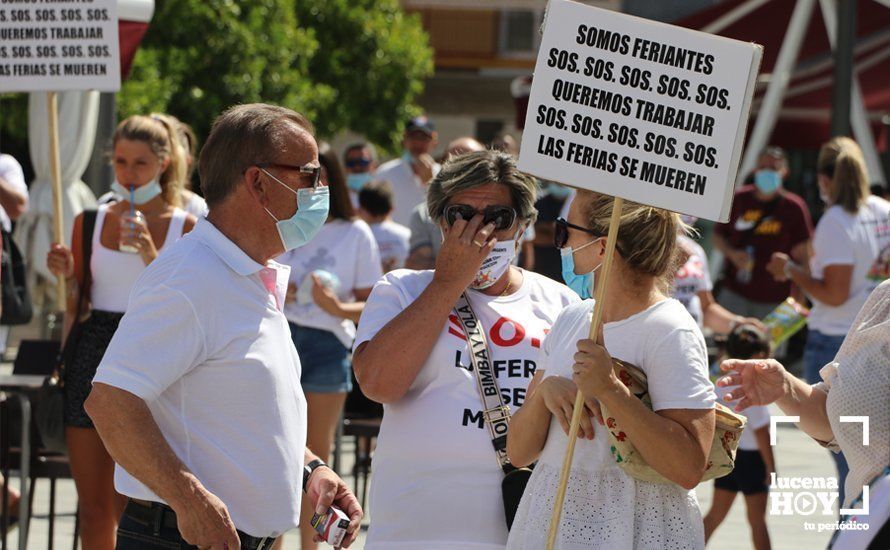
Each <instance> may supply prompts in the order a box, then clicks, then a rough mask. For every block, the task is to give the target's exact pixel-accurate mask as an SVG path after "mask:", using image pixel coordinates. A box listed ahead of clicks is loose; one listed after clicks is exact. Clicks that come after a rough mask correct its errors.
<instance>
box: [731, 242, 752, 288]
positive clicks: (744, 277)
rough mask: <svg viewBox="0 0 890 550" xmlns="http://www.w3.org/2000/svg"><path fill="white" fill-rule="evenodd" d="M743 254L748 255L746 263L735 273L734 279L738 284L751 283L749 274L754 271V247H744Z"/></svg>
mask: <svg viewBox="0 0 890 550" xmlns="http://www.w3.org/2000/svg"><path fill="white" fill-rule="evenodd" d="M745 253H746V254H747V255H748V262H747V263H746V264H745V266H744V267H741V268H739V269H738V271H736V272H735V279H736V281H738V282H740V283H743V284H748V283H750V282H751V272H752V271H754V247H753V246H746V247H745Z"/></svg>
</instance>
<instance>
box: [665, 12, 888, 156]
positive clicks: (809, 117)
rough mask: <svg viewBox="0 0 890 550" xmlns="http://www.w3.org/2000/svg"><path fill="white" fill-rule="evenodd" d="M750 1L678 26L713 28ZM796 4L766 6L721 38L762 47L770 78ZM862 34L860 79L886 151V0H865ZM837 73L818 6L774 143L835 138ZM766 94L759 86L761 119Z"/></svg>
mask: <svg viewBox="0 0 890 550" xmlns="http://www.w3.org/2000/svg"><path fill="white" fill-rule="evenodd" d="M750 1H751V0H726V1H724V2H721V3H720V4H717V5H715V6H711V7H709V8H707V9H704V10H702V11H700V12H697V13H695V14H693V15H691V16H689V17H686V18H684V19H682V20H680V21H676V22H675V24H677V25H680V26H683V27H687V28H691V29H700V30H701V29H706V28H707V26H708V25H710V24H712V23H714V22H715V21H718V20H719V19H721V18H723V17H724V16H727V15H728V14H730V13H731V12H733V10H735V9H737V8H740V7H742V6H743V5H744V4H748V3H749V2H750ZM795 3H796V2H793V1H790V0H787V1H786V0H772V1H768V2H765V3H763V4H762V5H759V6H757V7H756V8H755V9H753V10H752V11H750V12H749V13H747V14H745V15H743V16H742V17H740V18H738V19H737V20H735V21H734V22H732V23H731V24H730V25H728V26H726V27H725V28H723V29H722V30H719V31H718V32H717V33H716V34H719V35H721V36H726V37H729V38H735V39H737V40H744V41H750V42H756V43H758V44H762V45H763V46H764V55H763V63H762V65H761V73H762V74H763V73H770V72H771V71H772V69H773V67H774V66H775V63H776V58H777V56H778V54H779V49H780V48H781V46H782V40H783V39H784V37H785V32H786V28H787V26H788V22H789V20H790V19H791V13H792V11H793V9H794V6H795ZM856 35H857V41H856V46H855V49H854V70H855V74H856V75H857V77H858V80H859V85H860V88H861V90H862V97H863V102H864V104H865V108H866V110H867V111H868V116H869V119H870V120H871V121H872V131H873V132H874V135H875V137H876V140H877V144H878V148H879V149H881V150H885V149H886V148H887V147H888V145H890V144H888V141H890V136H888V135H887V132H888V128H887V126H886V125H884V124H882V123H881V117H882V116H883V115H887V114H890V7H888V6H887V5H885V4H883V3H882V2H881V1H880V0H860V1H859V2H858V3H857V9H856ZM832 71H833V61H832V58H831V44H830V42H829V40H828V33H827V31H826V29H825V22H824V21H823V19H822V12H821V9H820V7H819V4H818V3H817V4H816V7H815V8H814V9H813V14H812V16H811V18H810V22H809V27H808V29H807V32H806V36H805V38H804V40H803V43H802V44H801V49H800V54H799V55H798V61H797V64H796V66H795V70H794V73H793V75H792V79H791V82H790V83H789V85H788V89H787V90H786V94H785V97H784V98H783V102H782V110H781V112H780V114H779V120H778V121H777V123H776V127H775V129H774V130H773V134H772V136H771V138H770V143H775V144H777V145H782V146H784V147H788V148H804V149H815V148H818V147H819V146H820V145H821V144H822V143H824V142H825V141H826V140H827V139H828V138H829V122H830V119H831V90H832V85H833V81H834V80H833V73H832ZM765 91H766V85H765V84H760V85H758V89H757V92H756V95H755V103H754V105H753V107H752V116H756V112H757V109H758V106H759V103H760V101H761V100H762V98H763V94H764V92H765Z"/></svg>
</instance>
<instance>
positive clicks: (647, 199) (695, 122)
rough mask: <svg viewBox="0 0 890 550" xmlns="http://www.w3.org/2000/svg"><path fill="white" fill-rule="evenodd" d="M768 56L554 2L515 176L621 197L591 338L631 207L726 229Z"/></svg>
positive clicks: (551, 538) (563, 478)
mask: <svg viewBox="0 0 890 550" xmlns="http://www.w3.org/2000/svg"><path fill="white" fill-rule="evenodd" d="M761 55H762V48H761V47H759V46H757V45H754V44H747V43H744V42H739V41H735V40H730V39H727V38H722V37H718V36H712V35H709V34H706V33H701V32H698V31H692V30H688V29H682V28H679V27H674V26H671V25H666V24H663V23H657V22H654V21H649V20H646V19H641V18H637V17H632V16H629V15H624V14H621V13H617V12H611V11H607V10H602V9H598V8H593V7H590V6H586V5H583V4H578V3H575V2H571V1H568V0H551V1H550V3H549V5H548V11H547V15H546V20H545V24H544V36H543V38H542V40H541V47H540V50H539V51H538V59H537V63H536V65H535V73H534V79H533V81H532V88H531V93H530V96H529V106H528V113H527V115H526V123H525V130H524V132H523V136H522V149H521V153H520V158H519V169H520V170H522V171H524V172H527V173H529V174H532V175H535V176H538V177H540V178H543V179H547V180H553V181H558V182H561V183H565V184H567V185H570V186H573V187H577V188H580V189H589V190H592V191H596V192H599V193H604V194H607V195H611V196H613V197H615V200H614V203H613V211H612V217H611V220H610V223H609V231H608V236H607V239H606V254H605V258H604V261H603V270H602V276H600V277H597V280H598V281H599V284H598V285H597V286H596V288H595V289H594V290H595V300H596V303H595V306H594V310H593V317H592V319H591V324H590V333H589V334H590V339H595V340H597V343H599V344H600V345H603V341H602V331H601V325H602V313H603V302H604V299H605V287H606V281H605V279H606V278H607V277H608V276H609V274H610V271H611V265H612V260H613V258H614V254H615V243H616V241H617V238H618V229H619V224H620V215H621V210H622V208H623V205H624V200H625V199H627V200H631V201H635V202H638V203H642V204H647V205H649V206H654V207H657V208H663V209H666V210H671V211H674V212H682V213H684V214H690V215H693V216H697V217H700V218H705V219H709V220H714V221H724V222H725V221H727V220H728V219H729V212H730V207H731V206H732V198H733V188H734V182H735V176H736V172H737V171H738V166H739V162H740V160H741V153H742V145H743V140H744V135H745V128H746V125H747V120H748V112H749V110H750V107H751V98H752V96H753V94H754V82H755V78H756V76H757V70H758V68H759V67H760V58H761ZM583 410H584V396H583V395H582V394H581V392H580V391H579V392H578V393H577V395H576V397H575V404H574V411H573V414H572V422H571V426H570V429H569V434H568V444H567V448H566V455H565V457H564V460H563V465H562V471H561V473H560V479H559V486H558V488H557V493H556V500H555V502H554V506H553V514H552V517H551V521H550V530H549V533H548V537H547V548H548V550H549V549H552V548H553V547H554V544H555V543H556V538H557V534H558V530H559V523H560V516H561V514H562V506H563V502H564V500H565V494H566V489H567V486H568V479H569V473H570V470H571V464H572V456H573V454H574V449H575V441H576V440H577V435H578V429H579V426H580V422H581V414H582V411H583Z"/></svg>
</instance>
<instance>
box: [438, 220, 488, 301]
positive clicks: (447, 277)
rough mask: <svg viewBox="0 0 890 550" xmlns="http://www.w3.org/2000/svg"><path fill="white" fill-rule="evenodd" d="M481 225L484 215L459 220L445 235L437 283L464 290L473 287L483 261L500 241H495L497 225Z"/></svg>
mask: <svg viewBox="0 0 890 550" xmlns="http://www.w3.org/2000/svg"><path fill="white" fill-rule="evenodd" d="M481 225H482V215H481V214H476V215H475V216H473V219H471V220H469V221H467V220H464V219H462V218H461V217H460V216H458V217H457V220H455V222H454V225H452V226H451V227H449V228H448V229H447V230H446V231H445V239H444V240H443V241H442V248H440V249H439V255H438V256H437V257H436V270H435V274H434V275H433V279H434V280H436V281H439V282H440V283H442V284H446V285H453V286H454V287H455V288H460V289H461V290H463V289H465V288H467V287H468V286H470V283H472V282H473V278H474V277H475V276H476V272H477V271H479V266H481V265H482V260H484V259H485V257H486V256H488V254H489V253H490V252H491V251H492V249H493V248H494V246H495V244H497V238H495V237H492V233H494V228H495V226H494V224H493V223H489V224H487V225H485V226H483V227H480V226H481Z"/></svg>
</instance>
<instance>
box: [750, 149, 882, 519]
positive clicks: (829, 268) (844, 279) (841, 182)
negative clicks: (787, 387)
mask: <svg viewBox="0 0 890 550" xmlns="http://www.w3.org/2000/svg"><path fill="white" fill-rule="evenodd" d="M816 168H817V172H818V184H819V195H820V197H822V200H823V202H825V204H826V206H827V207H828V209H827V210H826V211H825V214H824V215H823V216H822V218H821V219H820V220H819V224H818V225H817V226H816V234H815V236H814V238H813V251H812V252H813V253H812V258H811V260H810V265H809V269H807V266H802V265H798V264H796V263H794V262H793V261H791V259H789V258H788V256H787V255H785V254H781V253H776V254H773V257H772V260H771V261H770V263H769V265H768V266H767V269H768V270H769V271H770V272H771V273H772V274H773V277H775V278H776V279H777V280H786V279H787V280H791V281H792V282H793V283H794V284H796V285H797V286H798V287H800V288H801V289H802V290H803V291H804V292H806V293H807V295H808V296H809V297H810V299H811V300H812V301H813V309H812V311H811V312H810V316H809V319H808V321H807V324H808V326H809V334H808V336H807V343H806V347H805V348H804V357H803V362H804V375H805V378H806V381H807V383H808V384H815V383H817V382H820V381H821V377H820V376H819V371H820V369H821V368H822V367H824V366H825V365H827V364H828V363H831V362H832V361H834V358H835V356H836V355H837V352H838V350H840V347H841V343H842V342H843V341H844V337H845V336H846V335H847V333H848V332H849V331H850V327H851V326H852V324H853V319H855V318H856V313H857V312H858V311H859V309H860V308H861V307H862V305H863V304H864V303H865V301H866V299H868V295H869V294H870V293H871V292H872V291H873V290H874V289H875V288H876V287H877V286H878V284H880V282H881V281H882V280H884V279H886V278H887V277H888V275H890V203H888V202H887V201H885V200H884V199H882V198H879V197H876V196H873V195H871V192H870V191H869V180H868V171H867V169H866V166H865V159H864V158H863V156H862V150H861V149H860V148H859V145H857V144H856V142H855V141H853V140H852V139H850V138H847V137H836V138H833V139H832V140H831V141H829V142H828V143H826V144H825V145H823V146H822V149H821V150H820V151H819V158H818V160H817V167H816ZM831 456H832V458H834V460H835V463H836V464H837V468H838V477H839V483H838V484H839V486H840V500H841V501H842V502H843V500H844V496H845V495H844V480H845V479H846V476H847V471H848V468H847V463H846V460H845V459H844V455H843V454H832V455H831Z"/></svg>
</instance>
